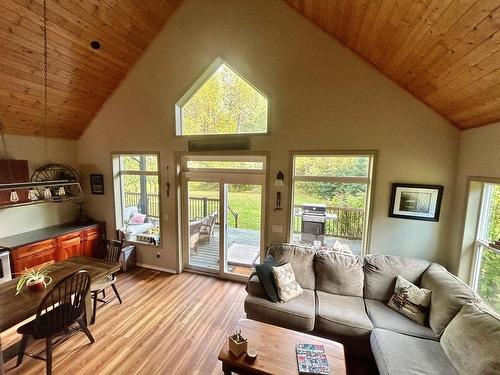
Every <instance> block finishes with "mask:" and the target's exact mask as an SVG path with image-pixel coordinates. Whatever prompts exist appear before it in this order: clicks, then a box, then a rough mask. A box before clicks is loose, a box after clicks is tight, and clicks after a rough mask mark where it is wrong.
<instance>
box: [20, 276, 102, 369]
mask: <svg viewBox="0 0 500 375" xmlns="http://www.w3.org/2000/svg"><path fill="white" fill-rule="evenodd" d="M89 290H90V275H89V273H88V272H87V271H84V270H82V271H78V272H75V273H73V274H71V275H69V276H67V277H65V278H64V279H62V280H61V281H59V282H58V283H57V284H56V285H55V286H54V288H52V290H50V291H49V292H48V293H47V295H46V296H45V297H44V298H43V300H42V302H41V303H40V306H39V307H38V311H37V313H36V318H35V319H34V320H32V321H30V322H28V323H26V324H24V325H22V326H21V327H19V328H18V329H17V332H18V333H19V334H22V335H23V337H22V339H21V345H20V348H19V353H18V356H17V366H20V365H21V364H22V363H23V357H24V352H25V350H26V344H27V342H28V336H30V335H31V336H33V338H34V339H35V340H39V339H45V342H46V356H45V358H42V357H39V356H38V355H32V354H29V355H30V356H31V357H33V358H36V359H41V360H45V361H46V362H47V363H46V373H47V374H49V375H50V374H52V344H53V343H52V338H53V337H56V336H62V335H64V334H65V333H67V332H68V330H69V328H70V327H71V326H72V325H73V324H75V323H78V325H79V328H78V330H81V331H83V332H84V333H85V334H86V335H87V337H88V338H89V340H90V342H91V343H93V342H94V338H93V337H92V334H91V333H90V331H89V329H88V328H87V313H86V309H85V299H86V298H87V295H88V294H89Z"/></svg>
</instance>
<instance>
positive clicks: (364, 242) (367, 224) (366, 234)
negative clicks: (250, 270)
mask: <svg viewBox="0 0 500 375" xmlns="http://www.w3.org/2000/svg"><path fill="white" fill-rule="evenodd" d="M377 154H378V151H376V150H337V151H336V150H326V151H318V150H313V151H290V183H289V184H288V187H289V189H290V190H289V191H290V194H289V202H288V204H289V212H288V214H289V215H288V220H287V242H288V243H292V241H293V233H292V232H293V215H294V203H293V202H294V198H295V197H294V186H295V181H310V182H326V183H366V184H367V188H366V203H365V219H364V223H363V238H362V239H361V254H360V255H361V256H364V255H366V254H369V242H370V237H371V216H372V205H373V203H372V202H373V199H372V198H373V194H374V185H375V184H374V179H375V168H376V165H377V163H376V160H377ZM297 156H299V157H300V156H353V157H354V156H357V157H368V158H369V164H368V177H351V176H349V177H345V176H344V177H342V176H338V177H333V176H298V178H297V177H296V176H295V158H296V157H297Z"/></svg>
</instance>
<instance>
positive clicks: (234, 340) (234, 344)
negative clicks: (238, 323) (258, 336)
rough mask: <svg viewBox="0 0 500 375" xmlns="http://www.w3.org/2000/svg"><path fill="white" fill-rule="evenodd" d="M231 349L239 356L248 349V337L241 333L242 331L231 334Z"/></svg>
mask: <svg viewBox="0 0 500 375" xmlns="http://www.w3.org/2000/svg"><path fill="white" fill-rule="evenodd" d="M229 351H230V352H231V353H232V354H233V355H234V356H235V357H239V356H240V355H242V354H243V353H245V352H246V351H247V339H246V338H244V337H243V336H242V335H241V331H237V332H235V333H233V334H232V335H231V336H229Z"/></svg>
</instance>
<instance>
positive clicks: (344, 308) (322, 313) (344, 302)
mask: <svg viewBox="0 0 500 375" xmlns="http://www.w3.org/2000/svg"><path fill="white" fill-rule="evenodd" d="M316 295H317V298H318V307H317V310H318V316H317V318H316V327H317V328H318V329H319V330H321V331H326V332H329V331H330V332H336V333H339V334H342V335H343V336H364V335H369V334H370V332H371V331H372V329H373V325H372V323H371V322H370V319H369V318H368V315H366V310H365V304H364V302H363V298H361V297H353V296H339V295H337V294H330V293H325V292H320V291H316Z"/></svg>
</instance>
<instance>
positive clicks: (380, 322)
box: [365, 299, 439, 340]
mask: <svg viewBox="0 0 500 375" xmlns="http://www.w3.org/2000/svg"><path fill="white" fill-rule="evenodd" d="M365 304H366V311H367V312H368V316H369V317H370V319H371V321H372V323H373V325H374V327H375V328H383V329H387V330H390V331H394V332H399V333H403V334H405V335H410V336H415V337H421V338H425V339H432V340H439V335H437V334H435V333H434V332H433V331H432V329H430V328H429V327H425V326H421V325H420V324H417V323H415V322H414V321H412V320H410V319H408V318H407V317H405V316H404V315H401V314H399V313H398V312H396V311H394V310H392V309H391V308H389V307H388V306H387V305H386V304H385V303H383V302H380V301H376V300H373V299H365Z"/></svg>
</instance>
